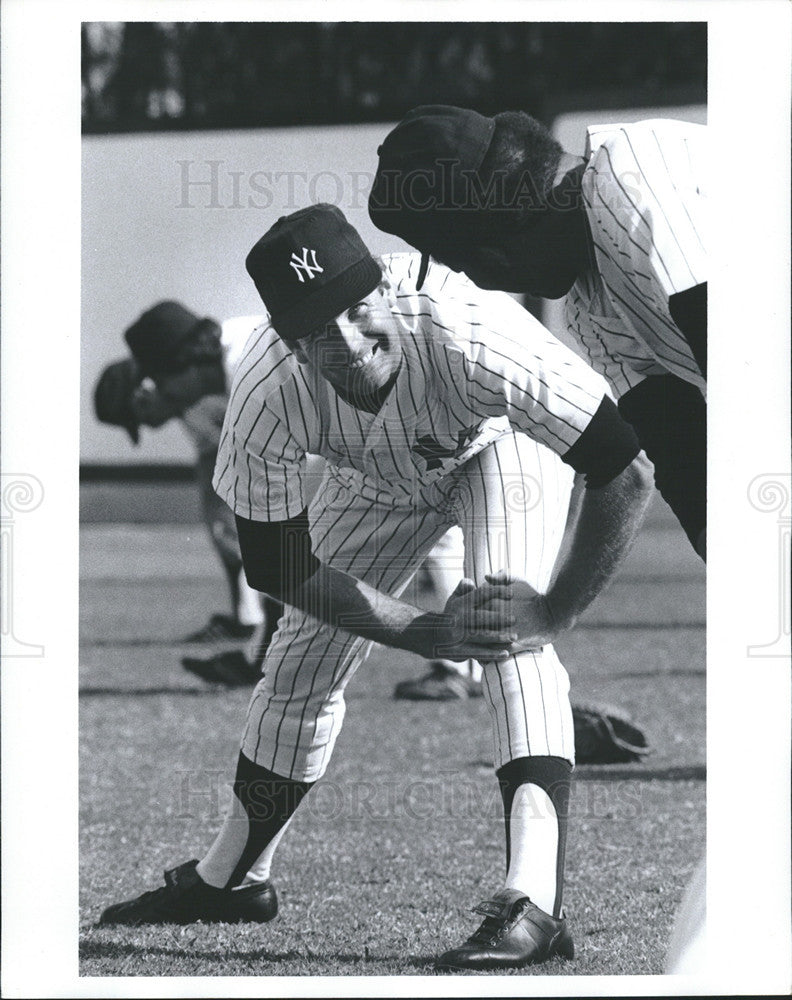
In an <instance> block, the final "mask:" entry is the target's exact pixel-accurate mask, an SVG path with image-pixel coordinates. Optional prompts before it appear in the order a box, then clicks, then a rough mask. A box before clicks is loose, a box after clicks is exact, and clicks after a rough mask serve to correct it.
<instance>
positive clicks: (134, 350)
mask: <svg viewBox="0 0 792 1000" xmlns="http://www.w3.org/2000/svg"><path fill="white" fill-rule="evenodd" d="M260 322H261V317H260V316H239V317H235V318H233V319H228V320H226V321H224V322H223V323H222V324H219V323H216V322H215V321H214V320H212V319H208V318H204V319H199V317H198V316H196V315H195V314H194V313H192V312H191V311H190V310H189V309H187V308H185V306H183V305H182V304H181V303H179V302H173V301H163V302H159V303H157V304H156V305H154V306H152V307H151V308H150V309H148V310H146V312H144V313H143V314H142V315H141V316H140V317H139V319H137V320H136V321H135V323H133V324H132V326H130V327H129V329H128V330H126V332H125V334H124V338H125V340H126V342H127V344H128V346H129V348H130V351H131V356H130V357H127V358H124V359H122V360H119V361H116V362H114V363H113V364H111V365H109V366H108V367H107V368H106V369H105V370H104V372H103V373H102V375H101V376H100V378H99V381H98V382H97V385H96V388H95V391H94V406H95V411H96V415H97V417H98V419H99V420H101V421H102V422H104V423H109V424H114V425H117V426H122V427H125V428H126V430H127V432H128V433H129V436H130V438H131V440H132V441H133V443H134V444H137V443H138V441H139V438H140V426H141V425H143V426H147V427H153V428H156V427H162V426H163V425H164V424H165V423H167V422H168V421H169V420H173V419H176V420H178V421H179V422H180V423H181V425H182V426H183V427H184V429H185V431H186V432H187V434H188V436H189V437H190V440H191V441H192V444H193V446H194V448H195V480H196V486H197V489H198V495H199V498H200V503H201V510H202V513H203V518H204V522H205V524H206V528H207V531H208V533H209V537H210V538H211V540H212V545H213V547H214V550H215V552H216V553H217V555H218V557H219V559H220V562H221V564H222V566H223V570H224V573H225V577H226V580H227V583H228V589H229V594H230V598H231V614H224V613H220V612H218V613H215V614H213V615H212V616H211V618H210V620H209V622H208V623H207V624H206V625H205V626H204V627H203V628H201V629H200V630H199V631H197V632H195V633H192V634H191V635H189V636H187V637H186V638H185V641H186V642H215V641H222V640H241V639H245V640H247V645H246V646H245V648H244V649H234V650H226V651H223V652H220V653H218V654H216V655H214V656H210V657H208V658H207V659H201V658H198V657H185V658H184V660H183V661H182V662H183V664H184V666H185V667H186V668H187V669H188V670H190V671H191V672H192V673H195V674H198V676H200V677H202V678H203V679H204V680H209V681H215V682H218V683H224V684H227V685H229V686H235V685H237V684H253V683H255V681H256V680H257V679H258V677H259V675H260V664H261V658H262V657H263V654H264V651H265V649H266V646H267V644H268V642H269V640H270V638H271V636H272V633H273V631H274V629H275V626H276V625H277V621H278V618H279V617H280V613H281V610H282V608H281V605H280V604H279V602H277V601H273V600H272V599H271V598H267V597H263V596H262V595H260V594H258V593H257V592H256V591H254V590H252V589H251V588H250V587H249V586H248V583H247V580H246V579H245V574H244V571H243V569H242V558H241V556H240V554H239V542H238V540H237V531H236V525H235V523H234V518H233V517H232V516H230V512H229V510H228V507H227V506H226V504H224V503H223V502H222V501H221V500H220V499H219V498H218V496H217V494H216V493H215V491H214V490H213V489H212V474H213V471H214V464H215V459H216V457H217V447H218V444H219V442H220V432H221V429H222V426H223V417H224V416H225V410H226V406H227V404H228V389H229V387H230V385H231V380H232V378H233V374H234V371H235V369H236V366H237V363H238V362H239V359H240V357H241V356H242V354H243V351H244V347H245V343H246V341H247V339H248V336H249V335H250V333H251V332H252V331H253V330H254V329H255V328H256V326H258V325H259V323H260Z"/></svg>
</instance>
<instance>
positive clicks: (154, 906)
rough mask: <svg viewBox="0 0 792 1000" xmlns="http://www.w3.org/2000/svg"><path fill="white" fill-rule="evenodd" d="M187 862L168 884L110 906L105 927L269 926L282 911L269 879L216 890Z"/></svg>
mask: <svg viewBox="0 0 792 1000" xmlns="http://www.w3.org/2000/svg"><path fill="white" fill-rule="evenodd" d="M197 864H198V861H197V860H195V859H193V860H192V861H186V862H185V863H184V864H183V865H179V866H178V868H173V869H171V870H170V871H166V872H165V885H163V886H161V887H160V888H159V889H154V890H153V891H152V892H144V893H143V895H142V896H138V897H137V898H136V899H128V900H126V901H125V902H123V903H115V904H114V905H113V906H108V907H107V909H106V910H105V911H104V913H103V914H102V916H101V917H100V918H99V923H100V924H101V925H105V926H106V925H108V924H127V925H129V926H132V927H137V926H139V925H140V924H193V923H197V921H199V920H203V921H204V922H206V923H228V924H238V923H242V922H243V921H245V922H250V923H266V922H267V921H268V920H272V919H273V917H274V916H275V915H276V914H277V912H278V897H277V895H276V894H275V887H274V886H273V885H272V883H271V882H270V881H269V880H267V881H266V882H262V883H260V884H257V885H248V886H245V887H244V888H243V889H216V888H215V887H214V886H211V885H208V884H207V883H206V882H204V880H203V879H202V878H201V876H200V875H199V874H198V872H197V871H196V870H195V866H196V865H197Z"/></svg>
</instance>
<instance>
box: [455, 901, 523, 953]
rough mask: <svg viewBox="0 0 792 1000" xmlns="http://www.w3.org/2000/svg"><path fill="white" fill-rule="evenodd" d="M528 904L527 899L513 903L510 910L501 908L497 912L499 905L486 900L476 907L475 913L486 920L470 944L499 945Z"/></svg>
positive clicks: (471, 938) (474, 908)
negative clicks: (481, 915)
mask: <svg viewBox="0 0 792 1000" xmlns="http://www.w3.org/2000/svg"><path fill="white" fill-rule="evenodd" d="M528 902H529V900H528V898H527V897H526V898H525V899H520V900H517V902H516V903H512V904H511V905H510V906H509V908H508V909H505V908H504V907H502V906H501V907H499V908H498V910H497V911H495V907H497V906H498V903H497V902H496V901H495V900H491V899H487V900H484V902H482V903H479V904H478V906H474V907H473V912H474V913H481V914H484V920H483V922H482V923H481V925H480V926H479V927H478V928H477V929H476V930H475V931H474V932H473V934H471V936H470V937H469V938H468V940H469V941H470V943H471V944H476V945H485V946H491V945H495V944H497V943H498V942H499V941H500V939H501V938H502V937H503V936H504V934H506V932H507V931H508V930H510V929H511V928H512V927H513V926H514V924H515V923H516V921H517V919H518V918H519V916H520V914H521V913H522V911H523V910H524V909H525V904H526V903H528Z"/></svg>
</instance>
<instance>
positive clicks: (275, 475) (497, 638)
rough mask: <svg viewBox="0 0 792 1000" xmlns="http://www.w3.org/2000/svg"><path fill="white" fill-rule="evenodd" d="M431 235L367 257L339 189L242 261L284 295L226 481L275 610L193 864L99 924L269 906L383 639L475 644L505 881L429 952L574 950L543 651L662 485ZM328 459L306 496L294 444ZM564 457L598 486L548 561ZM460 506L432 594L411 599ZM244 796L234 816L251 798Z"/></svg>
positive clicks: (231, 434) (554, 357)
mask: <svg viewBox="0 0 792 1000" xmlns="http://www.w3.org/2000/svg"><path fill="white" fill-rule="evenodd" d="M419 263H420V258H419V256H418V255H417V254H394V255H391V256H388V257H386V258H384V259H383V260H382V261H381V262H379V261H377V260H375V259H374V258H372V257H371V255H370V253H369V251H368V250H367V248H366V247H365V245H364V244H363V243H362V241H361V239H360V237H359V236H358V234H357V232H356V231H355V230H354V229H353V228H352V227H351V226H350V225H349V224H348V223H347V222H346V220H345V218H344V216H343V215H342V213H341V212H340V211H339V210H338V209H336V208H334V207H333V206H330V205H314V206H312V207H311V208H308V209H304V210H302V211H299V212H296V213H294V214H293V215H290V216H286V217H284V218H282V219H280V220H279V221H278V223H277V224H276V225H274V226H273V227H272V228H271V229H270V230H269V231H268V232H267V233H265V235H264V236H263V237H262V238H261V239H260V240H259V242H258V243H257V244H256V245H255V246H254V247H253V249H252V250H251V252H250V254H249V256H248V259H247V268H248V272H249V273H250V275H251V277H252V278H253V280H254V282H255V284H256V287H257V288H258V290H259V293H260V294H261V297H262V299H263V301H264V304H265V305H266V307H267V310H268V312H269V316H270V325H267V326H263V327H262V328H261V329H260V331H259V332H258V334H257V335H255V336H253V337H252V338H251V340H250V341H249V342H248V346H247V349H246V352H245V356H244V357H243V358H242V359H241V361H240V364H239V367H238V369H237V374H236V377H235V379H234V384H233V387H232V391H231V398H230V402H229V408H228V412H227V415H226V420H225V426H224V431H223V438H222V441H221V444H220V449H219V453H218V460H217V468H216V472H215V479H214V482H215V487H216V489H217V491H218V493H219V495H220V496H221V497H223V498H224V499H225V500H226V501H227V503H228V504H229V505H230V506H231V507H232V509H233V510H234V511H235V514H236V518H237V525H238V531H239V540H240V545H241V550H242V557H243V560H244V565H245V570H246V573H247V577H248V580H249V582H250V584H251V585H252V586H254V587H255V588H256V589H257V590H261V591H263V592H265V593H268V594H270V595H272V596H274V597H277V598H280V599H282V600H283V601H284V602H285V604H286V609H285V613H284V617H283V618H282V619H281V622H280V626H279V628H278V631H277V633H276V635H275V637H274V639H273V641H272V643H271V645H270V647H269V650H268V652H267V656H266V659H265V665H264V676H263V677H262V679H261V681H260V682H259V683H258V685H257V687H256V689H255V690H254V692H253V696H252V699H251V701H250V705H249V709H248V716H247V722H246V725H245V729H244V733H243V737H242V746H241V752H240V755H239V760H238V765H237V773H236V779H235V782H234V794H235V796H236V798H237V799H238V804H237V807H236V808H233V806H232V808H231V810H230V811H229V814H228V816H227V817H226V820H225V822H224V824H223V826H222V828H221V830H220V832H219V834H218V836H217V838H216V839H215V841H214V843H213V844H212V846H211V847H210V849H209V851H208V852H207V853H206V854H205V855H204V856H203V858H202V859H201V860H200V861H189V862H186V863H184V864H182V865H180V866H179V867H177V868H174V869H172V870H170V871H168V872H166V876H165V882H166V884H165V886H163V887H162V888H160V889H158V890H155V891H154V892H150V893H144V894H143V895H142V896H140V897H139V898H137V899H133V900H129V901H127V902H122V903H118V904H116V905H115V906H111V907H109V908H108V909H107V910H105V912H104V913H103V915H102V918H101V922H102V923H104V924H141V923H149V922H155V923H156V922H175V923H190V922H192V921H195V920H224V921H241V920H255V921H267V920H271V919H272V918H273V917H274V916H275V914H276V911H277V899H276V894H275V889H274V887H273V885H272V882H271V881H270V868H271V864H272V860H273V854H274V852H275V849H276V847H277V844H278V842H279V840H280V838H281V837H282V836H283V833H284V831H285V830H286V828H287V825H288V823H289V820H290V819H291V817H292V815H293V814H294V812H295V810H296V809H297V807H298V805H299V803H300V801H301V800H302V798H303V797H304V796H305V795H306V794H307V793H308V792H309V790H310V788H311V787H312V785H313V784H314V783H315V782H316V781H317V780H318V779H319V778H320V777H321V776H322V774H323V773H324V771H325V769H326V767H327V765H328V762H329V760H330V757H331V754H332V752H333V747H334V745H335V741H336V739H337V737H338V734H339V732H340V730H341V726H342V723H343V719H344V712H345V705H344V692H345V689H346V686H347V684H348V683H349V681H350V680H351V678H352V675H353V674H354V672H355V670H356V669H357V668H358V666H359V665H360V664H361V663H362V662H363V660H364V659H365V658H366V656H367V654H368V652H369V650H370V649H371V646H372V643H373V642H380V643H384V644H385V645H388V646H392V647H394V648H396V649H404V650H409V651H411V652H415V653H418V654H419V655H421V656H423V657H424V658H426V659H433V658H434V657H436V656H438V655H441V656H446V657H450V658H452V659H454V660H464V659H467V658H468V657H474V658H476V659H478V660H479V661H480V662H481V663H482V665H483V675H484V697H485V700H486V703H487V706H488V708H489V711H490V714H491V718H492V733H493V742H494V753H495V768H496V773H497V777H498V780H499V782H500V787H501V791H502V795H503V804H504V816H505V823H506V868H507V872H506V878H505V881H504V883H503V885H502V886H501V887H499V888H497V891H495V892H494V893H493V896H492V897H491V898H490V899H489V900H487V901H486V902H485V903H482V904H481V905H480V906H479V907H478V908H477V909H478V912H479V913H481V915H482V916H483V917H484V921H483V923H482V925H481V927H480V928H479V929H478V931H476V932H475V933H474V934H473V935H472V936H471V937H470V938H469V939H468V940H467V941H466V942H465V943H464V944H462V945H461V946H460V947H458V948H455V949H454V950H452V951H450V952H448V953H446V954H445V955H443V956H441V958H440V959H439V960H438V963H437V965H438V968H439V969H449V968H471V969H481V968H496V969H497V968H507V967H518V966H523V965H527V964H530V963H533V962H542V961H545V960H547V959H549V958H551V957H553V956H563V957H571V956H572V954H573V945H572V938H571V936H570V933H569V930H568V928H567V923H566V920H565V918H564V913H563V909H562V882H563V867H564V853H565V846H566V830H567V816H568V802H569V789H570V780H571V772H572V767H573V762H574V736H573V727H572V715H571V712H570V705H569V680H568V677H567V674H566V671H565V670H564V667H563V666H562V664H561V663H560V661H559V659H558V656H557V655H556V652H555V650H554V648H553V645H552V643H553V640H554V638H555V637H556V636H557V635H558V634H559V633H561V632H563V631H564V630H565V629H568V628H570V627H571V626H572V625H573V624H574V623H575V621H576V620H577V618H578V616H579V615H580V614H581V612H582V611H583V610H584V608H586V607H587V606H588V604H589V603H590V602H591V601H592V600H593V598H594V597H595V596H596V595H597V594H598V593H599V592H600V591H601V589H602V587H603V586H604V585H605V583H606V582H607V581H608V580H609V579H610V577H611V576H612V575H613V573H614V571H615V570H616V568H617V567H618V566H619V564H620V563H621V560H622V558H623V556H624V554H625V552H626V551H627V549H628V547H629V545H630V544H631V542H632V540H633V538H634V537H635V534H636V532H637V529H638V527H639V525H640V522H641V519H642V517H643V514H644V511H645V509H646V506H647V504H648V501H649V498H650V496H651V491H652V480H651V467H650V465H649V463H648V462H647V460H646V458H645V456H644V455H643V453H642V452H641V450H640V446H639V444H638V441H637V439H636V437H635V434H634V432H633V430H632V428H631V427H630V426H629V424H627V423H626V422H624V421H623V420H622V419H621V418H620V416H619V414H618V411H617V409H616V407H615V405H614V404H613V402H612V401H611V399H610V398H609V396H608V394H607V391H606V385H605V383H604V381H603V380H602V378H601V376H599V375H598V374H596V373H595V372H594V371H592V369H591V368H590V367H589V366H588V365H587V364H586V363H585V362H584V361H582V360H580V359H579V358H577V357H576V356H575V355H574V354H573V353H572V352H570V351H568V350H567V349H566V348H565V347H564V346H563V345H561V344H559V343H558V341H556V340H555V339H554V338H553V337H552V336H551V335H550V334H549V333H548V332H547V331H546V330H545V329H544V328H543V327H542V326H541V325H540V324H539V323H538V322H537V321H536V320H535V319H534V318H533V317H532V316H531V315H530V314H529V313H527V312H526V311H525V310H524V309H522V308H521V307H520V306H519V305H518V304H517V303H516V302H514V301H513V300H512V299H511V298H509V297H508V296H506V295H502V294H500V293H493V292H487V291H481V290H480V289H478V288H477V287H476V286H475V285H474V284H472V282H470V281H469V280H468V279H467V278H465V277H464V276H461V275H457V274H454V273H453V272H452V271H450V270H448V269H446V268H443V267H439V266H438V267H433V268H432V274H431V276H430V277H429V279H428V280H427V281H426V283H425V284H424V287H423V288H422V290H421V291H420V292H418V291H417V289H416V278H417V276H418V269H419ZM308 453H317V454H321V455H323V456H324V458H325V459H326V461H327V464H326V469H325V473H324V479H323V482H322V484H321V486H320V487H319V490H318V491H317V493H316V495H315V496H314V498H313V500H312V501H311V502H310V504H309V505H306V501H305V494H304V478H305V469H306V455H307V454H308ZM573 471H577V472H579V473H581V474H583V475H585V477H586V485H587V489H586V490H585V491H584V494H585V495H584V498H583V501H582V503H581V507H580V512H579V516H578V517H577V519H576V521H575V528H574V535H573V537H572V538H571V539H570V540H569V542H568V546H567V545H565V553H566V555H565V557H564V558H563V560H562V562H561V564H560V565H558V566H556V565H555V563H556V555H557V553H558V551H559V547H560V544H561V540H562V536H563V534H564V525H565V520H566V512H567V502H568V497H569V492H570V484H571V481H572V478H573ZM454 524H457V525H459V526H460V527H461V529H462V532H463V535H464V543H465V573H466V579H465V580H463V581H462V583H460V585H459V586H458V587H457V589H456V590H455V592H454V594H452V596H451V597H450V598H449V600H448V602H447V603H446V605H445V611H444V613H431V612H425V611H422V610H421V609H420V608H417V607H413V606H411V605H409V604H407V603H405V602H404V601H402V600H400V599H399V595H400V594H401V593H402V591H403V590H404V588H405V587H406V586H407V584H408V582H409V580H410V578H411V577H412V575H413V574H414V573H415V572H416V570H417V568H418V567H419V566H420V564H421V562H422V560H423V559H424V557H425V555H426V554H427V553H428V552H429V550H430V549H431V547H432V546H433V545H434V543H435V542H436V541H437V539H438V538H440V537H441V536H442V535H443V534H444V533H445V532H446V531H447V530H448V528H449V527H450V526H452V525H454ZM240 814H242V815H240Z"/></svg>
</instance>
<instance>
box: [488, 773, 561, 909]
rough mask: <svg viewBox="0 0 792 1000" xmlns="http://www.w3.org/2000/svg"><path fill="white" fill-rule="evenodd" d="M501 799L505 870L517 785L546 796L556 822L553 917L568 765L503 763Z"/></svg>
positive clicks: (558, 900)
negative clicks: (556, 844) (504, 832)
mask: <svg viewBox="0 0 792 1000" xmlns="http://www.w3.org/2000/svg"><path fill="white" fill-rule="evenodd" d="M496 773H497V776H498V781H499V783H500V790H501V796H502V797H503V820H504V823H505V826H506V870H507V871H508V869H509V862H510V861H511V810H512V803H513V802H514V796H515V794H516V792H517V789H518V788H519V787H520V785H527V784H531V785H538V786H539V788H541V789H542V791H543V792H545V793H546V795H547V796H548V798H549V799H550V801H551V802H552V803H553V808H554V809H555V811H556V817H557V821H558V851H557V854H556V896H555V902H554V904H553V916H554V917H558V916H559V915H560V913H561V904H562V897H563V885H564V858H565V856H566V838H567V821H568V819H569V792H570V787H571V784H572V765H571V764H570V763H569V761H568V760H566V759H565V758H563V757H517V758H516V760H510V761H509V763H508V764H504V765H503V767H502V768H500V769H499V770H498V771H497V772H496Z"/></svg>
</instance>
